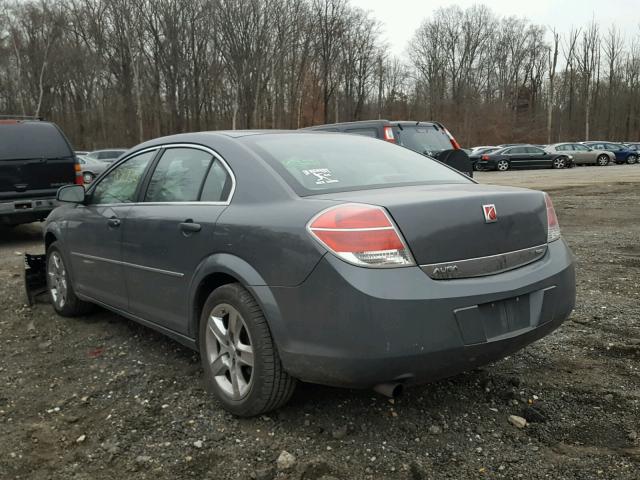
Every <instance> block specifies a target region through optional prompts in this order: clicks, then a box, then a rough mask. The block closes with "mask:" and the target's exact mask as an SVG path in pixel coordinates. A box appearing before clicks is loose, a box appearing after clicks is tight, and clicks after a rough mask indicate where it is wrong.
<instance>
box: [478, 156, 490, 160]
mask: <svg viewBox="0 0 640 480" xmlns="http://www.w3.org/2000/svg"><path fill="white" fill-rule="evenodd" d="M480 160H489V155H482V156H481V157H480Z"/></svg>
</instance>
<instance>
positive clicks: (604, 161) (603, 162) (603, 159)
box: [597, 155, 609, 167]
mask: <svg viewBox="0 0 640 480" xmlns="http://www.w3.org/2000/svg"><path fill="white" fill-rule="evenodd" d="M597 162H598V165H600V166H601V167H606V166H607V165H609V157H608V156H606V155H599V156H598V158H597Z"/></svg>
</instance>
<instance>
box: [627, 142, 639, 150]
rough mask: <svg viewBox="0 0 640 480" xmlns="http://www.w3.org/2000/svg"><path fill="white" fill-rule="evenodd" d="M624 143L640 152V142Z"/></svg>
mask: <svg viewBox="0 0 640 480" xmlns="http://www.w3.org/2000/svg"><path fill="white" fill-rule="evenodd" d="M625 145H626V146H627V147H628V148H629V149H631V150H633V151H635V152H640V142H631V143H625Z"/></svg>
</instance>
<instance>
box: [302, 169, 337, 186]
mask: <svg viewBox="0 0 640 480" xmlns="http://www.w3.org/2000/svg"><path fill="white" fill-rule="evenodd" d="M302 173H303V174H304V175H307V176H308V175H313V176H314V177H315V180H316V185H326V184H327V183H338V182H339V180H336V179H335V178H333V173H332V172H331V170H329V169H328V168H311V169H309V170H302Z"/></svg>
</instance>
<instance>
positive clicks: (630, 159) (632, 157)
mask: <svg viewBox="0 0 640 480" xmlns="http://www.w3.org/2000/svg"><path fill="white" fill-rule="evenodd" d="M637 161H638V157H636V156H635V155H629V156H628V157H627V163H628V164H629V165H633V164H634V163H636V162H637Z"/></svg>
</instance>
